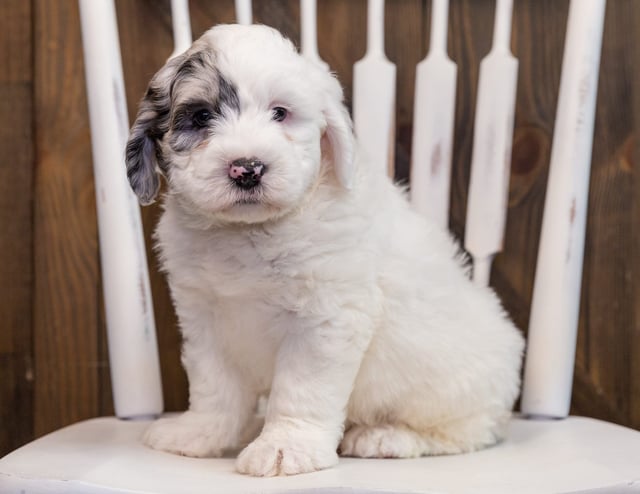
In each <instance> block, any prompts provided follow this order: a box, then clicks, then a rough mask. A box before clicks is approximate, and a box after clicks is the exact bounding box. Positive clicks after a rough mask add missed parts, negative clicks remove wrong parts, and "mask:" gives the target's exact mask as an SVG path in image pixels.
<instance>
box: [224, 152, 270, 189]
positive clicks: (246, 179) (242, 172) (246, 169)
mask: <svg viewBox="0 0 640 494" xmlns="http://www.w3.org/2000/svg"><path fill="white" fill-rule="evenodd" d="M266 171H267V165H265V164H264V163H263V162H262V161H259V160H257V159H253V158H252V159H247V158H240V159H237V160H235V161H233V162H232V163H231V164H230V165H229V178H230V179H231V180H233V181H234V183H235V184H236V185H237V186H238V187H240V188H241V189H245V190H249V189H253V188H254V187H255V186H257V185H258V184H260V181H261V179H262V176H263V175H264V173H265V172H266Z"/></svg>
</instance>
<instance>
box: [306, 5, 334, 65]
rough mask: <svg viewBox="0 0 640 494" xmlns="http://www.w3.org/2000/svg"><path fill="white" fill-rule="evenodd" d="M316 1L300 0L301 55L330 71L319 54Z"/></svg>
mask: <svg viewBox="0 0 640 494" xmlns="http://www.w3.org/2000/svg"><path fill="white" fill-rule="evenodd" d="M316 14H317V9H316V0H300V27H301V29H300V31H301V33H300V41H301V45H302V46H301V50H300V51H301V53H302V55H303V56H304V57H305V58H308V59H309V60H311V61H312V62H315V63H317V64H318V65H320V66H321V67H324V68H325V69H328V68H329V66H328V65H327V63H326V62H325V61H324V60H322V59H321V58H320V54H319V53H318V35H317V29H318V20H317V18H316Z"/></svg>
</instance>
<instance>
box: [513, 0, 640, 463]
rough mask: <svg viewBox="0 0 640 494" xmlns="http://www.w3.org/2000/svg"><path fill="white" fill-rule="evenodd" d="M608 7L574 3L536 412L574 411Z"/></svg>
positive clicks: (526, 395) (537, 356) (591, 1)
mask: <svg viewBox="0 0 640 494" xmlns="http://www.w3.org/2000/svg"><path fill="white" fill-rule="evenodd" d="M604 12H605V0H579V1H578V0H573V1H572V2H571V4H570V7H569V20H568V27H567V35H566V40H565V50H564V59H563V63H562V76H561V79H560V92H559V96H558V107H557V111H556V124H555V129H554V136H553V147H552V150H551V163H550V169H549V182H548V185H547V194H546V198H545V208H544V219H543V222H542V232H541V236H540V248H539V251H538V264H537V268H536V278H535V285H534V290H533V300H532V307H531V319H530V322H529V337H528V350H527V359H526V367H525V378H524V389H523V395H522V410H523V412H524V413H527V414H531V415H542V416H550V417H566V416H567V414H568V413H569V403H570V398H571V385H572V379H573V366H574V359H575V347H576V335H577V329H578V316H579V310H580V287H581V282H582V261H583V254H584V237H585V226H586V216H587V199H588V193H589V174H590V168H591V149H592V144H593V125H594V118H595V108H596V95H597V88H598V71H599V66H600V51H601V45H602V30H603V24H604ZM639 458H640V457H639ZM639 465H640V463H639Z"/></svg>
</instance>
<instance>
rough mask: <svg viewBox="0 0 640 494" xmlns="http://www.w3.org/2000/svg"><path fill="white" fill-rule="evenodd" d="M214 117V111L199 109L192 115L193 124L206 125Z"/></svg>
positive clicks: (197, 125)
mask: <svg viewBox="0 0 640 494" xmlns="http://www.w3.org/2000/svg"><path fill="white" fill-rule="evenodd" d="M212 118H213V113H211V112H210V111H209V110H207V109H205V108H203V109H202V110H198V111H196V112H195V113H194V114H193V117H192V120H193V125H195V126H196V127H206V126H207V123H208V122H209V120H211V119H212Z"/></svg>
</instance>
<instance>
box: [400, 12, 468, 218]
mask: <svg viewBox="0 0 640 494" xmlns="http://www.w3.org/2000/svg"><path fill="white" fill-rule="evenodd" d="M431 5H432V7H431V41H430V43H429V53H428V54H427V56H426V58H425V59H424V60H422V61H421V62H420V63H419V64H418V67H417V69H416V91H415V106H414V111H413V144H412V150H411V204H412V205H413V207H414V208H415V209H416V210H417V211H418V212H419V213H421V214H423V215H425V216H427V217H429V218H431V219H432V220H433V221H435V222H436V223H438V224H439V225H440V226H441V227H442V228H444V229H447V228H448V227H449V191H450V188H451V159H452V153H453V129H454V118H455V104H456V74H457V67H456V64H455V63H453V62H452V61H451V59H450V58H449V57H448V56H447V24H448V10H449V0H433V2H432V4H431Z"/></svg>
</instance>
